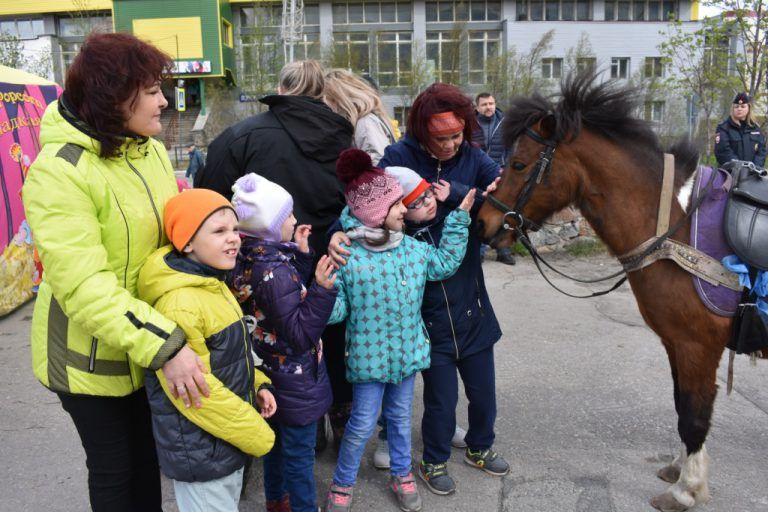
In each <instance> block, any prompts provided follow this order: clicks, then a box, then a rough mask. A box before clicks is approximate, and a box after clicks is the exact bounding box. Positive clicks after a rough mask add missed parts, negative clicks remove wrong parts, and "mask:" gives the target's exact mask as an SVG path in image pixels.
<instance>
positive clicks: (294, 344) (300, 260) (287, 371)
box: [232, 236, 336, 425]
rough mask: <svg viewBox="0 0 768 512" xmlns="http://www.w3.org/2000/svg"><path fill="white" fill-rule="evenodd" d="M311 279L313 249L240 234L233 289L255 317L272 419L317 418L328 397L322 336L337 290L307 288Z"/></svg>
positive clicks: (289, 421)
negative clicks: (273, 403)
mask: <svg viewBox="0 0 768 512" xmlns="http://www.w3.org/2000/svg"><path fill="white" fill-rule="evenodd" d="M311 277H312V254H311V253H302V252H301V251H298V250H297V249H296V245H295V244H293V243H274V242H268V241H265V240H261V239H259V238H253V237H248V236H244V237H243V244H242V246H241V248H240V254H238V256H237V264H236V265H235V269H234V272H233V284H232V287H233V289H234V290H233V291H234V293H235V296H236V297H237V299H238V301H240V305H241V307H242V308H243V311H244V313H245V314H246V315H253V316H255V317H256V321H257V325H256V329H255V331H254V333H253V336H254V345H255V348H256V354H257V355H258V356H259V357H260V358H261V359H262V361H263V364H262V367H261V369H262V370H263V371H264V373H265V374H267V376H268V377H269V378H270V379H272V385H274V387H275V399H276V400H277V413H276V414H275V420H276V421H278V422H280V423H283V424H285V425H309V424H310V423H312V422H314V421H317V420H318V419H319V418H320V417H321V416H322V415H323V414H325V411H327V410H328V407H330V405H331V401H332V396H331V385H330V382H329V380H328V375H327V374H326V371H325V361H324V360H323V346H322V341H321V340H320V334H321V333H322V332H323V330H324V329H325V325H326V323H327V322H328V318H329V316H330V315H331V311H333V304H334V303H335V302H336V289H335V288H333V289H331V290H326V289H325V288H323V287H322V286H320V285H318V284H317V283H315V282H313V283H312V284H311V285H310V286H309V289H307V288H306V287H305V285H304V283H308V282H309V280H310V279H311Z"/></svg>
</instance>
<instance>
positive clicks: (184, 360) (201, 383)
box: [163, 346, 210, 409]
mask: <svg viewBox="0 0 768 512" xmlns="http://www.w3.org/2000/svg"><path fill="white" fill-rule="evenodd" d="M204 373H208V371H207V370H206V368H205V365H204V364H203V360H202V359H200V358H199V357H198V355H197V354H195V352H194V351H193V350H192V349H191V348H189V347H187V346H184V347H182V348H181V350H179V352H178V353H177V354H176V355H175V356H173V358H172V359H169V360H168V361H166V362H165V364H164V365H163V375H165V380H166V381H167V383H168V389H169V390H170V391H171V394H172V395H173V398H181V401H182V402H184V406H185V407H187V408H189V407H190V405H192V404H194V405H195V407H196V408H198V409H199V408H200V407H201V406H202V402H201V401H200V394H201V393H202V394H203V395H204V396H206V397H207V396H209V395H210V392H209V391H208V384H206V382H205V376H204V375H203V374H204Z"/></svg>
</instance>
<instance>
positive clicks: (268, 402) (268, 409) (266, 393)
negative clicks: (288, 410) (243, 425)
mask: <svg viewBox="0 0 768 512" xmlns="http://www.w3.org/2000/svg"><path fill="white" fill-rule="evenodd" d="M256 405H258V406H259V409H260V410H261V412H260V414H261V417H262V418H271V417H272V415H273V414H275V411H277V402H275V395H273V394H272V392H271V391H270V390H268V389H262V390H260V391H259V392H258V393H256Z"/></svg>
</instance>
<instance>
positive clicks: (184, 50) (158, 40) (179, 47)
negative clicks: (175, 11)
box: [133, 16, 203, 60]
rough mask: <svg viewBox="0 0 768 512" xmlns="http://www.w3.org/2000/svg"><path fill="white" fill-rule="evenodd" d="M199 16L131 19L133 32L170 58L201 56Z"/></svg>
mask: <svg viewBox="0 0 768 512" xmlns="http://www.w3.org/2000/svg"><path fill="white" fill-rule="evenodd" d="M201 28H202V25H201V22H200V17H199V16H196V17H189V18H155V19H148V20H133V33H134V35H136V37H139V38H141V39H143V40H145V41H147V42H149V43H152V44H153V45H155V46H157V47H158V48H160V49H161V50H162V51H164V52H165V53H167V54H168V55H170V56H171V58H172V59H175V60H179V59H200V58H202V57H203V33H202V30H201Z"/></svg>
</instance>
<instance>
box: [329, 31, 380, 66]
mask: <svg viewBox="0 0 768 512" xmlns="http://www.w3.org/2000/svg"><path fill="white" fill-rule="evenodd" d="M369 51H370V42H369V41H368V33H367V32H346V33H343V32H341V33H340V32H337V33H335V34H333V52H334V55H333V64H334V66H335V67H341V68H346V69H350V70H352V71H354V72H355V73H370V72H371V63H370V54H369Z"/></svg>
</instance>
